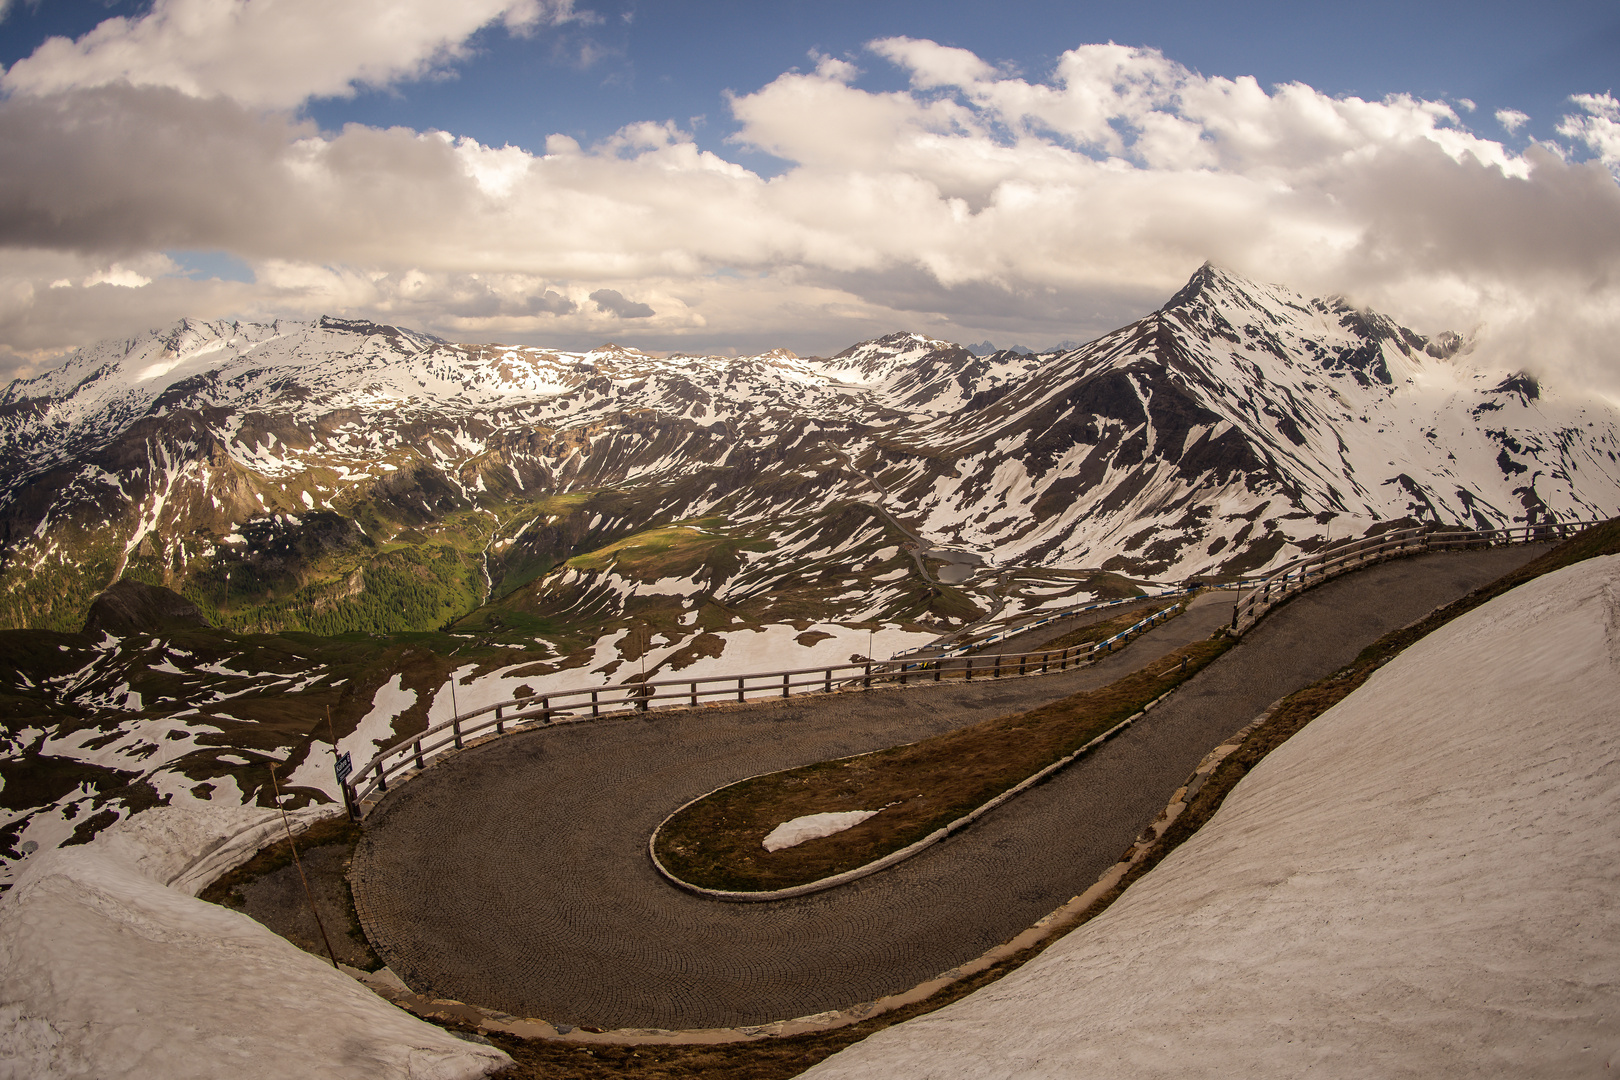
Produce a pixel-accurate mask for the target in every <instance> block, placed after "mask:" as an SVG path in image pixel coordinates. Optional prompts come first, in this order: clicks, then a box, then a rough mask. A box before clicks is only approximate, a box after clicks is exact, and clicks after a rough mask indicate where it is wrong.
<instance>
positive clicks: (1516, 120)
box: [1496, 109, 1530, 135]
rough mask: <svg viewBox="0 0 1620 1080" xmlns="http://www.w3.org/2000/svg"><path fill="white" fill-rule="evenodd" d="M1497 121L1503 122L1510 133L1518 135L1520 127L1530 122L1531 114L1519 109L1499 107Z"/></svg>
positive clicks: (1503, 125)
mask: <svg viewBox="0 0 1620 1080" xmlns="http://www.w3.org/2000/svg"><path fill="white" fill-rule="evenodd" d="M1496 122H1497V123H1498V124H1501V125H1502V127H1503V128H1505V129H1506V130H1507V133H1508V134H1509V135H1517V134H1518V132H1519V129H1520V128H1522V127H1524V125H1526V124H1528V123H1529V122H1530V114H1529V113H1522V112H1520V111H1519V110H1518V109H1497V110H1496Z"/></svg>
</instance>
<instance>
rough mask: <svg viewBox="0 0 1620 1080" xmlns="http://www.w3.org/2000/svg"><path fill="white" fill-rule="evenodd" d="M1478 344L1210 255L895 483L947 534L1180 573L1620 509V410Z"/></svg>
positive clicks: (906, 502)
mask: <svg viewBox="0 0 1620 1080" xmlns="http://www.w3.org/2000/svg"><path fill="white" fill-rule="evenodd" d="M1459 344H1460V343H1459V342H1458V340H1457V339H1456V338H1455V336H1454V335H1443V336H1442V337H1441V338H1440V339H1437V340H1436V341H1428V340H1427V339H1425V338H1422V337H1420V336H1418V335H1416V334H1414V333H1412V332H1411V331H1409V330H1406V329H1404V328H1402V327H1399V326H1397V325H1395V324H1394V323H1392V322H1390V321H1389V320H1388V319H1386V318H1384V317H1382V316H1379V315H1377V314H1375V313H1370V312H1362V311H1357V310H1355V309H1353V308H1351V307H1350V306H1349V305H1348V304H1346V303H1344V302H1343V301H1342V300H1333V299H1328V300H1321V299H1308V298H1306V297H1303V296H1300V295H1298V294H1296V293H1293V292H1291V291H1289V290H1287V289H1284V288H1281V287H1278V286H1271V285H1260V284H1256V283H1254V282H1247V281H1241V280H1239V279H1237V278H1234V277H1232V276H1231V275H1229V274H1226V273H1224V272H1222V271H1220V270H1218V269H1216V268H1214V267H1212V266H1205V267H1203V268H1201V269H1200V270H1199V271H1198V273H1196V274H1195V275H1193V278H1192V279H1191V280H1190V281H1189V282H1188V284H1187V286H1186V287H1185V288H1183V289H1182V290H1181V291H1180V292H1179V293H1177V294H1176V296H1174V297H1173V298H1171V300H1170V302H1169V303H1168V304H1166V305H1165V306H1164V308H1162V309H1161V310H1160V311H1158V312H1155V313H1154V314H1152V315H1150V316H1148V317H1147V318H1145V319H1142V320H1140V321H1138V322H1136V323H1132V324H1131V325H1130V326H1127V327H1124V328H1122V329H1120V330H1117V331H1115V332H1114V333H1112V334H1109V335H1107V336H1106V337H1103V338H1101V339H1099V340H1098V341H1095V342H1093V343H1091V344H1090V345H1086V346H1083V347H1081V348H1079V349H1075V350H1073V351H1070V352H1066V353H1060V354H1050V355H1047V356H1042V357H1037V358H1035V361H1036V362H1035V363H1034V364H1033V366H1032V372H1031V374H1030V375H1029V377H1027V378H1025V379H1023V380H1021V381H1019V382H1017V383H1011V384H1007V385H1006V386H1005V387H1004V390H1005V392H1004V393H1002V394H1001V395H1000V396H999V397H997V398H995V400H991V401H984V402H983V404H982V406H981V407H980V408H976V409H975V408H969V409H963V410H960V411H954V412H950V413H948V414H946V415H942V416H941V417H940V418H938V419H936V420H934V421H932V422H929V423H925V424H922V425H920V426H918V427H916V428H914V429H912V430H908V431H901V432H897V433H896V434H895V435H894V436H893V438H892V440H891V442H890V444H889V445H888V446H886V447H884V449H883V451H882V453H881V454H880V457H881V459H882V460H883V461H884V462H885V463H886V464H888V465H889V467H888V468H887V469H886V471H884V472H883V474H882V475H883V479H884V481H885V483H886V484H888V485H889V486H890V487H891V489H893V490H894V491H895V492H896V494H897V497H898V499H899V500H900V502H901V504H902V506H904V507H905V508H907V509H909V510H910V511H911V512H912V513H913V514H914V515H915V516H916V517H918V518H919V519H920V520H921V521H922V522H923V527H924V529H925V530H927V531H928V532H929V533H930V534H931V535H936V536H940V537H944V538H948V539H949V540H951V541H953V542H956V543H960V544H964V545H967V546H971V547H977V548H981V549H990V550H995V551H997V552H999V553H1000V554H1001V556H1002V557H1003V558H1004V559H1007V560H1014V559H1017V560H1028V561H1037V562H1046V563H1057V564H1060V565H1076V564H1078V565H1090V566H1104V567H1114V566H1118V567H1121V568H1125V567H1129V568H1131V569H1133V570H1136V571H1138V572H1145V573H1153V574H1165V575H1170V576H1182V575H1186V574H1189V573H1201V572H1210V571H1219V570H1226V571H1233V570H1242V569H1252V568H1256V567H1258V566H1260V565H1262V564H1264V563H1266V562H1268V561H1270V560H1273V559H1275V558H1277V557H1279V556H1280V555H1283V554H1292V553H1296V552H1298V551H1301V550H1307V551H1308V550H1311V549H1312V548H1314V547H1316V546H1318V545H1319V543H1320V542H1321V539H1322V537H1323V536H1324V535H1325V534H1326V533H1328V532H1332V533H1333V534H1334V535H1338V536H1341V537H1342V536H1345V535H1349V534H1359V533H1361V532H1363V531H1364V530H1366V529H1367V528H1368V527H1370V526H1372V525H1373V524H1374V523H1375V522H1379V521H1390V520H1395V519H1401V518H1407V517H1410V518H1414V519H1416V520H1419V521H1428V522H1445V523H1465V524H1470V525H1477V526H1480V527H1488V526H1498V525H1506V524H1511V523H1512V522H1514V521H1521V522H1522V521H1525V520H1527V519H1533V518H1538V517H1547V516H1549V515H1550V516H1554V517H1561V518H1565V519H1568V518H1570V517H1578V518H1583V519H1591V518H1593V517H1604V516H1607V515H1608V514H1610V513H1612V512H1613V510H1614V509H1615V508H1616V506H1617V505H1620V462H1617V459H1616V456H1615V455H1616V451H1617V450H1620V429H1617V427H1616V414H1615V410H1614V409H1613V408H1612V406H1610V405H1609V404H1607V403H1606V402H1604V401H1602V400H1601V399H1599V398H1597V397H1595V396H1589V395H1583V394H1579V393H1575V392H1573V391H1559V390H1555V389H1553V388H1547V387H1542V386H1539V385H1538V384H1537V383H1536V382H1535V381H1534V380H1532V379H1529V378H1526V377H1524V376H1522V375H1516V374H1514V373H1511V372H1506V371H1485V370H1480V369H1477V368H1474V367H1471V366H1468V365H1466V364H1462V363H1458V362H1456V358H1455V353H1456V350H1457V348H1458V346H1459ZM904 450H909V451H911V453H909V454H906V453H904V452H902V451H904ZM942 463H947V464H942Z"/></svg>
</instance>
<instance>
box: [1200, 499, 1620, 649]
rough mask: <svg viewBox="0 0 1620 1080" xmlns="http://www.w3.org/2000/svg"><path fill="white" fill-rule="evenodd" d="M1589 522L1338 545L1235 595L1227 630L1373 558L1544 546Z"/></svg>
mask: <svg viewBox="0 0 1620 1080" xmlns="http://www.w3.org/2000/svg"><path fill="white" fill-rule="evenodd" d="M1600 522H1601V519H1595V520H1593V521H1558V522H1545V523H1543V524H1539V525H1526V526H1524V527H1523V528H1511V529H1448V528H1444V527H1435V526H1427V525H1425V526H1417V527H1414V528H1408V529H1396V530H1393V531H1391V532H1386V533H1379V534H1378V535H1377V536H1367V537H1362V538H1361V539H1359V540H1351V541H1347V542H1345V543H1342V544H1339V545H1338V546H1336V547H1333V548H1330V549H1328V550H1326V551H1321V552H1318V553H1316V554H1314V555H1310V556H1307V557H1305V558H1302V559H1296V560H1294V561H1293V562H1291V563H1289V564H1287V565H1286V566H1283V567H1280V568H1279V569H1277V570H1274V571H1273V572H1272V573H1271V575H1270V576H1269V577H1266V578H1264V579H1263V580H1261V581H1259V582H1258V583H1255V584H1253V585H1252V586H1248V587H1252V588H1253V590H1254V591H1253V592H1251V593H1249V594H1248V595H1247V596H1242V595H1240V596H1239V597H1238V599H1237V603H1236V604H1234V605H1233V608H1232V626H1231V630H1232V632H1233V633H1235V634H1239V635H1242V634H1245V633H1247V632H1248V631H1249V630H1250V629H1251V628H1252V627H1253V626H1254V624H1255V623H1257V622H1259V621H1260V620H1261V619H1262V618H1263V617H1264V616H1265V614H1266V612H1268V611H1270V610H1271V609H1272V608H1274V607H1276V606H1277V605H1278V604H1280V603H1281V602H1282V601H1283V600H1285V599H1287V598H1288V597H1291V596H1294V595H1296V594H1298V593H1299V592H1301V591H1302V590H1304V589H1306V588H1309V587H1310V586H1312V585H1315V584H1318V583H1320V582H1322V581H1325V580H1327V579H1328V578H1330V577H1333V576H1335V575H1337V574H1340V573H1343V572H1344V571H1346V570H1351V569H1354V568H1355V567H1357V566H1361V565H1363V564H1364V563H1366V562H1368V561H1370V560H1373V559H1378V558H1385V557H1389V556H1392V555H1396V554H1413V555H1415V554H1419V553H1421V552H1424V551H1431V550H1434V549H1437V548H1448V547H1472V546H1474V545H1476V544H1487V545H1490V544H1514V543H1519V544H1528V543H1534V542H1537V541H1543V540H1563V539H1567V538H1568V537H1570V536H1572V535H1574V534H1575V533H1577V532H1579V531H1581V530H1582V529H1588V528H1591V527H1592V526H1593V525H1597V524H1600Z"/></svg>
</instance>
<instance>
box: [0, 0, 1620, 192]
mask: <svg viewBox="0 0 1620 1080" xmlns="http://www.w3.org/2000/svg"><path fill="white" fill-rule="evenodd" d="M150 6H151V5H150V3H149V2H139V0H111V2H106V3H104V2H101V0H88V2H86V0H77V2H73V0H40V2H38V3H34V4H30V3H28V2H27V0H12V2H11V5H10V10H9V13H8V15H7V17H6V18H5V19H4V20H3V21H0V64H4V65H7V66H9V65H10V64H12V63H14V62H16V61H17V60H19V59H22V58H23V57H25V56H27V55H29V54H30V53H32V52H33V51H34V49H35V48H36V47H38V45H39V44H40V43H41V42H42V41H44V40H45V38H47V37H50V36H53V35H65V36H68V37H78V36H80V35H82V34H85V33H87V32H89V31H90V30H91V29H93V28H94V27H95V26H96V25H97V24H99V23H100V22H102V21H103V20H105V19H107V18H108V17H109V16H115V15H124V16H135V15H139V14H140V13H142V12H144V11H146V10H148V9H149V8H150ZM579 6H580V8H581V10H582V11H584V10H588V11H590V12H593V13H595V14H597V15H599V16H600V18H601V21H600V22H599V23H596V24H595V25H589V26H579V27H573V28H570V29H569V30H568V31H567V32H565V33H559V34H545V35H534V36H531V37H518V36H514V35H512V34H509V33H507V32H506V31H505V30H504V29H500V28H494V27H492V28H487V29H485V30H483V31H481V32H480V33H478V34H477V35H476V36H475V38H474V39H473V40H474V47H475V49H476V55H474V56H473V57H471V58H469V59H468V60H467V61H465V62H462V63H457V64H454V65H452V66H451V67H450V69H449V73H450V74H449V77H441V78H434V79H427V80H421V81H416V82H410V83H406V84H403V85H393V86H390V87H387V88H385V89H380V90H366V91H362V92H361V93H359V94H358V95H356V96H354V97H352V98H324V99H317V100H314V101H312V102H310V103H309V104H308V106H307V112H308V114H309V115H310V116H312V117H313V118H315V119H316V120H317V121H318V122H319V123H321V124H322V125H325V126H328V127H337V126H341V125H342V124H344V123H349V122H358V123H364V124H372V125H381V126H389V125H406V126H409V127H415V128H423V127H437V128H442V129H444V130H447V131H454V132H456V133H458V134H464V135H470V136H472V137H473V138H476V139H478V140H479V141H481V142H484V143H493V144H496V145H499V144H501V143H506V142H510V143H513V144H514V145H518V146H523V147H526V148H529V149H540V148H542V147H543V146H544V143H545V138H546V136H547V135H550V134H552V133H554V132H562V133H565V134H569V135H573V136H575V137H576V138H578V139H580V141H582V142H593V141H596V140H598V139H600V138H603V137H605V136H607V135H610V134H611V133H612V132H613V131H615V130H617V129H618V128H620V127H622V126H623V125H625V124H627V123H631V122H634V121H637V120H648V119H653V120H665V119H673V120H675V121H677V122H679V123H681V124H683V125H690V124H691V121H692V119H693V118H695V117H703V118H704V122H703V123H702V124H701V125H700V126H696V127H695V128H694V133H695V134H696V136H697V139H698V142H699V143H700V144H701V145H705V146H710V147H717V146H719V145H720V144H721V141H722V140H723V139H724V137H725V136H726V135H727V134H730V133H731V132H732V131H733V130H734V128H735V125H734V124H732V123H731V122H730V118H729V116H728V115H727V111H726V106H725V95H726V94H727V92H729V91H735V92H747V91H750V90H753V89H756V88H758V87H760V86H762V85H764V84H766V83H768V82H770V81H771V80H772V79H774V78H776V76H777V75H779V74H781V73H782V72H784V71H787V70H789V69H791V68H794V67H805V66H807V65H808V59H807V58H808V56H809V54H810V53H811V52H812V51H817V52H822V53H828V54H832V55H835V56H859V55H860V54H861V51H862V46H863V45H864V44H865V43H866V42H868V41H871V40H873V39H874V38H883V37H892V36H902V35H903V36H908V37H924V38H929V39H931V40H934V41H938V42H940V43H941V44H946V45H956V46H960V47H962V48H966V49H970V50H972V51H974V52H976V53H978V54H979V55H980V56H982V57H984V58H985V59H987V60H990V61H992V62H993V63H998V64H1008V65H1011V66H1012V67H1013V68H1014V69H1016V70H1018V71H1020V72H1022V73H1024V74H1026V75H1038V74H1040V73H1042V72H1044V71H1046V70H1048V69H1050V68H1051V66H1052V64H1053V63H1054V61H1055V60H1056V59H1057V57H1058V55H1059V54H1060V53H1061V52H1062V51H1063V50H1065V49H1068V48H1071V47H1073V46H1075V45H1079V44H1083V43H1088V42H1103V41H1115V42H1119V43H1121V44H1126V45H1145V46H1151V47H1154V48H1157V49H1159V50H1160V51H1162V52H1164V53H1165V54H1166V55H1167V56H1170V57H1172V58H1174V59H1175V60H1178V61H1179V62H1181V63H1182V64H1185V65H1187V66H1188V67H1190V68H1192V69H1194V70H1196V71H1198V72H1200V73H1202V74H1204V75H1224V76H1227V77H1229V78H1231V77H1237V76H1240V75H1252V76H1254V77H1255V78H1256V79H1258V80H1259V81H1260V82H1261V83H1262V84H1263V85H1267V86H1269V85H1272V84H1276V83H1285V82H1304V83H1307V84H1309V85H1311V86H1313V87H1315V88H1316V89H1317V90H1320V91H1323V92H1324V93H1327V94H1332V95H1355V96H1358V97H1364V98H1369V99H1378V98H1382V97H1384V96H1385V95H1388V94H1397V93H1406V94H1412V95H1414V96H1418V97H1424V98H1439V99H1445V100H1451V101H1456V100H1458V99H1469V100H1472V101H1474V102H1475V103H1476V104H1477V105H1478V106H1479V109H1478V110H1477V112H1478V113H1479V114H1480V115H1483V116H1489V115H1491V114H1494V112H1495V111H1496V110H1497V109H1504V108H1508V109H1515V110H1518V111H1520V112H1524V113H1526V114H1527V115H1529V116H1530V117H1531V120H1530V122H1529V123H1528V124H1527V125H1526V126H1525V127H1524V128H1523V129H1522V130H1521V131H1520V132H1519V134H1520V135H1522V136H1536V137H1541V138H1552V137H1554V136H1555V132H1554V130H1553V127H1554V124H1555V123H1556V121H1557V119H1558V117H1559V116H1561V115H1562V114H1563V113H1564V112H1566V111H1567V110H1568V99H1569V97H1570V95H1572V94H1577V93H1592V92H1599V91H1612V90H1614V89H1615V88H1616V86H1617V85H1620V6H1616V5H1615V4H1613V3H1605V2H1589V3H1582V2H1566V3H1548V4H1528V3H1523V2H1514V3H1502V2H1473V3H1455V2H1454V3H1441V2H1424V3H1412V2H1410V0H1406V2H1381V3H1345V4H1331V5H1329V4H1302V3H1299V2H1297V0H1285V2H1271V3H1244V4H1239V3H1229V4H1213V3H1209V2H1207V0H1205V2H1157V3H1154V2H1145V3H1133V4H1120V3H1112V2H1110V3H1052V2H1023V3H1009V4H1003V5H990V4H983V3H973V4H964V3H938V2H934V3H929V2H919V0H889V2H883V0H875V2H848V0H821V2H807V0H773V2H770V3H761V2H758V0H729V2H722V0H683V2H654V3H635V2H633V0H613V2H607V3H591V2H588V0H586V2H582V3H581V4H580V5H579ZM582 56H583V59H584V62H582ZM903 82H904V80H903V79H899V78H897V77H896V76H895V75H894V74H893V73H890V72H885V71H873V72H868V74H867V85H870V86H871V87H872V88H875V89H887V88H896V87H898V86H901V85H903ZM759 164H760V166H761V167H763V168H771V167H772V166H771V164H770V163H768V162H760V163H759Z"/></svg>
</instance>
